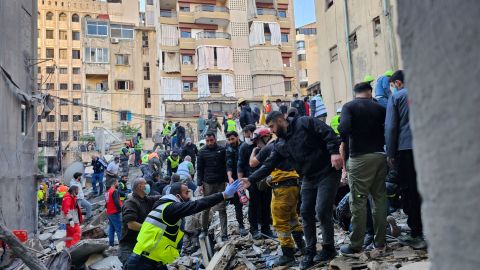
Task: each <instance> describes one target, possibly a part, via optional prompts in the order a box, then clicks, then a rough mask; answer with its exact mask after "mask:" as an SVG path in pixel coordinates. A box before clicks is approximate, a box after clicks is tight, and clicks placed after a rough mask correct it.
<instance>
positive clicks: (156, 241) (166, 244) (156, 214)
mask: <svg viewBox="0 0 480 270" xmlns="http://www.w3.org/2000/svg"><path fill="white" fill-rule="evenodd" d="M170 204H172V202H167V203H163V204H161V205H159V206H158V207H157V208H155V209H153V210H152V211H151V212H150V213H149V214H148V216H147V218H146V219H145V221H144V222H143V224H142V228H141V229H140V233H139V234H138V237H137V244H136V245H135V248H134V249H133V252H134V253H135V254H137V255H142V256H145V257H147V258H149V259H151V260H154V261H156V262H161V263H162V264H164V265H167V264H170V263H172V262H173V261H175V260H176V259H177V258H178V257H179V256H180V253H179V250H178V244H179V243H180V241H181V240H182V238H183V234H184V233H183V232H182V230H180V225H181V223H182V220H181V219H179V220H178V222H177V223H176V224H174V225H171V224H168V223H167V222H166V221H165V220H164V219H163V211H164V210H165V208H166V207H168V206H169V205H170Z"/></svg>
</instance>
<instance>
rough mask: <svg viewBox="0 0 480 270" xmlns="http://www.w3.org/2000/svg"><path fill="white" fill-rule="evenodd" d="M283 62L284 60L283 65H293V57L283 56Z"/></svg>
mask: <svg viewBox="0 0 480 270" xmlns="http://www.w3.org/2000/svg"><path fill="white" fill-rule="evenodd" d="M282 62H283V67H291V66H292V62H291V58H289V57H283V58H282Z"/></svg>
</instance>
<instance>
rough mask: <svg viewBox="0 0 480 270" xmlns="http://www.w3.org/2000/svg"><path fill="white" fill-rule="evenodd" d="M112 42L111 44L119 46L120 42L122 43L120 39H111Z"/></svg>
mask: <svg viewBox="0 0 480 270" xmlns="http://www.w3.org/2000/svg"><path fill="white" fill-rule="evenodd" d="M110 42H111V43H112V44H118V42H120V40H119V39H118V38H111V39H110Z"/></svg>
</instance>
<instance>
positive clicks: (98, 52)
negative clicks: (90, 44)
mask: <svg viewBox="0 0 480 270" xmlns="http://www.w3.org/2000/svg"><path fill="white" fill-rule="evenodd" d="M84 58H85V59H84V61H85V62H86V63H108V49H107V48H85V57H84Z"/></svg>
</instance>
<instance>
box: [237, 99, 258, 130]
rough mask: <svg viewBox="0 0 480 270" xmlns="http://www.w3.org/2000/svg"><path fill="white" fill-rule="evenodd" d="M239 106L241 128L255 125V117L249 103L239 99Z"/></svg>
mask: <svg viewBox="0 0 480 270" xmlns="http://www.w3.org/2000/svg"><path fill="white" fill-rule="evenodd" d="M237 104H238V107H240V127H241V128H244V127H245V126H246V125H255V117H254V115H253V112H252V108H250V105H249V104H248V102H247V101H246V100H245V99H244V98H239V99H238V102H237Z"/></svg>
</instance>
